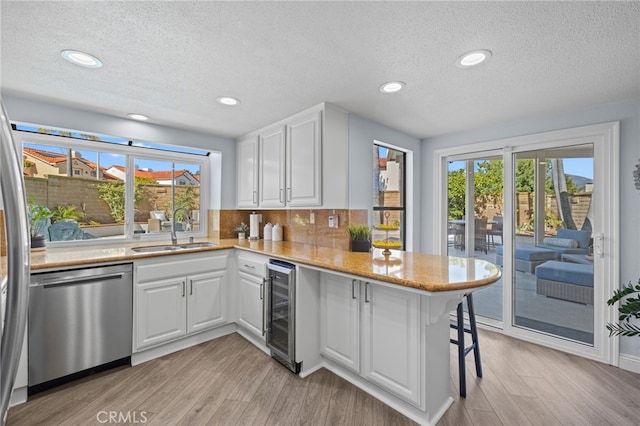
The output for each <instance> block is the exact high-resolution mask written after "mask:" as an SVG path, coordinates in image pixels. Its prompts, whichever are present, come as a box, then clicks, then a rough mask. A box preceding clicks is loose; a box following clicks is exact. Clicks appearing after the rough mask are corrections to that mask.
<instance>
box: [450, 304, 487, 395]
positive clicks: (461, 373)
mask: <svg viewBox="0 0 640 426" xmlns="http://www.w3.org/2000/svg"><path fill="white" fill-rule="evenodd" d="M464 297H465V299H466V300H467V312H468V313H469V328H466V327H465V326H464V311H463V309H462V302H460V303H458V308H457V309H456V313H457V320H456V322H455V323H451V328H453V329H455V330H457V331H458V339H457V340H455V339H449V341H450V342H451V343H453V344H454V345H457V346H458V377H459V378H460V396H461V397H462V398H466V397H467V380H466V376H467V374H466V369H465V363H464V360H465V356H467V354H468V353H469V352H471V351H472V350H473V357H474V359H475V362H476V375H477V376H478V377H482V361H481V360H480V346H479V345H478V329H477V328H476V314H475V311H474V310H473V297H472V296H471V293H468V294H465V295H464ZM464 333H469V334H471V345H469V346H467V347H465V343H464Z"/></svg>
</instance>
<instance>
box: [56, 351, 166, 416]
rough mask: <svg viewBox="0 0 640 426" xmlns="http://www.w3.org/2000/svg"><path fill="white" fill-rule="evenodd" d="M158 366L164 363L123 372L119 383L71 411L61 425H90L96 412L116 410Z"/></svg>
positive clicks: (113, 384)
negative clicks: (83, 405)
mask: <svg viewBox="0 0 640 426" xmlns="http://www.w3.org/2000/svg"><path fill="white" fill-rule="evenodd" d="M159 365H164V363H162V362H161V360H158V362H152V361H150V362H148V363H145V364H142V365H137V366H135V367H131V368H129V369H127V370H125V372H126V375H124V376H122V377H121V378H120V380H119V381H116V382H114V383H112V386H111V387H109V388H108V389H107V390H105V392H104V393H102V394H101V395H99V396H98V397H96V398H95V399H94V400H93V401H91V402H90V403H89V404H87V405H86V406H85V407H83V408H82V409H75V410H71V411H70V412H69V413H67V414H68V416H69V417H68V418H67V419H65V421H64V422H63V423H62V424H70V425H83V424H90V423H92V422H94V421H95V419H96V415H97V413H98V412H100V411H114V410H118V409H119V407H120V406H121V405H122V404H123V401H126V399H127V396H128V395H129V393H130V390H131V389H133V388H134V387H135V384H136V383H138V382H139V381H141V380H144V378H145V377H146V376H148V375H149V374H153V372H154V370H156V369H157V368H158V366H159Z"/></svg>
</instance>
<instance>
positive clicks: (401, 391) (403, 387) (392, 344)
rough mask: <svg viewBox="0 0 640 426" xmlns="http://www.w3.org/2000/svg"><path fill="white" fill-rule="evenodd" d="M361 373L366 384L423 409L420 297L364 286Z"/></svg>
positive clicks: (393, 290) (398, 291)
mask: <svg viewBox="0 0 640 426" xmlns="http://www.w3.org/2000/svg"><path fill="white" fill-rule="evenodd" d="M362 285H363V286H364V287H365V291H364V292H365V294H364V297H363V299H364V303H363V305H362V306H363V308H364V309H363V310H362V319H363V321H362V326H363V327H362V328H363V330H362V331H363V333H362V335H363V339H362V347H363V350H362V371H361V372H360V374H361V375H362V376H363V377H364V378H366V379H367V380H369V381H371V382H373V383H375V384H376V385H378V386H380V387H382V388H384V389H386V390H388V391H390V392H392V393H393V394H395V395H396V396H399V397H400V398H402V399H404V400H406V401H407V402H410V403H412V404H415V405H420V402H421V400H420V382H419V378H420V377H422V374H421V371H420V358H419V354H420V335H421V333H420V296H419V295H417V294H415V293H411V292H408V291H405V290H395V289H392V288H389V287H385V286H381V285H376V284H370V283H364V284H362Z"/></svg>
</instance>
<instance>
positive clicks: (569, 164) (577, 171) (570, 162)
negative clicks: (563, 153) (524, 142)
mask: <svg viewBox="0 0 640 426" xmlns="http://www.w3.org/2000/svg"><path fill="white" fill-rule="evenodd" d="M562 165H563V166H564V173H565V174H567V175H575V176H582V177H585V178H589V179H593V158H564V159H563V160H562ZM464 167H465V162H464V161H452V162H450V163H449V171H453V170H460V169H464Z"/></svg>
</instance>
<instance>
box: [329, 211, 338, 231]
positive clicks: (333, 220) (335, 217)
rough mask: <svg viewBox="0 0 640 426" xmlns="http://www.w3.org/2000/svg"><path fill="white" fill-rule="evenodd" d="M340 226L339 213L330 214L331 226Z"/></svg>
mask: <svg viewBox="0 0 640 426" xmlns="http://www.w3.org/2000/svg"><path fill="white" fill-rule="evenodd" d="M337 227H338V215H337V214H332V215H329V228H337Z"/></svg>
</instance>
